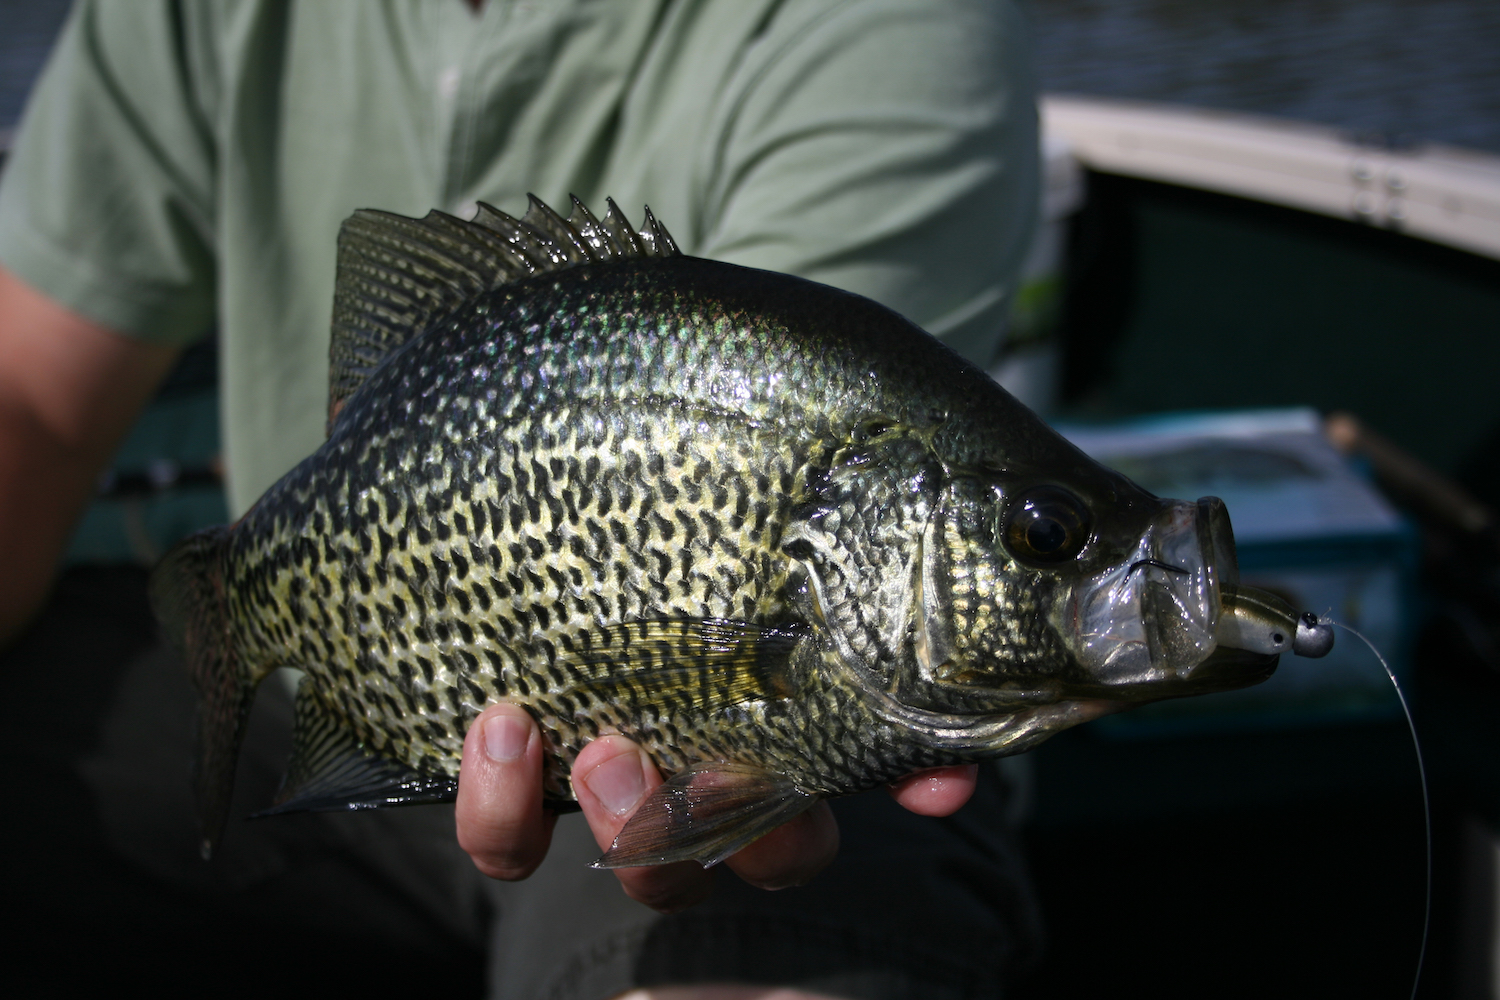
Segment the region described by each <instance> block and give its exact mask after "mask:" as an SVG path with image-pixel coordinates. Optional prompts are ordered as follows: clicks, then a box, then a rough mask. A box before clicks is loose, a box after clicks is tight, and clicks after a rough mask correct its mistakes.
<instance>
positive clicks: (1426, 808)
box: [1322, 617, 1432, 1000]
mask: <svg viewBox="0 0 1500 1000" xmlns="http://www.w3.org/2000/svg"><path fill="white" fill-rule="evenodd" d="M1322 620H1323V621H1325V622H1327V623H1328V624H1330V625H1333V626H1336V627H1338V628H1341V629H1343V630H1344V631H1345V632H1348V633H1349V634H1350V635H1352V636H1354V637H1356V638H1357V639H1359V641H1361V642H1363V643H1364V644H1365V645H1366V646H1369V647H1370V652H1372V653H1374V654H1375V659H1377V660H1379V661H1380V665H1381V666H1382V667H1384V668H1385V675H1386V676H1387V677H1389V678H1390V679H1391V687H1393V688H1395V689H1396V697H1397V698H1398V699H1400V701H1401V711H1403V712H1405V713H1406V725H1407V727H1408V728H1410V729H1411V745H1412V748H1413V749H1414V750H1416V752H1417V774H1418V776H1419V777H1420V778H1421V779H1422V826H1423V829H1424V832H1425V833H1426V835H1427V898H1426V901H1425V902H1424V903H1423V908H1422V947H1421V949H1419V950H1418V952H1417V974H1416V978H1415V979H1413V980H1412V984H1411V996H1412V1000H1416V998H1417V987H1418V985H1419V984H1420V983H1421V982H1422V964H1423V962H1424V961H1425V960H1426V958H1427V931H1428V929H1429V927H1430V926H1431V924H1432V802H1431V800H1430V799H1429V798H1428V795H1427V765H1426V764H1424V763H1423V762H1422V744H1421V743H1420V742H1419V741H1418V740H1417V724H1416V722H1415V721H1413V719H1412V716H1411V706H1410V705H1408V704H1407V703H1406V695H1405V694H1404V693H1403V692H1402V691H1401V685H1400V684H1399V683H1398V682H1397V681H1396V673H1395V671H1393V670H1392V669H1391V665H1390V664H1389V663H1387V662H1385V657H1384V656H1381V655H1380V650H1378V649H1376V648H1375V644H1374V643H1373V642H1371V641H1370V640H1369V639H1367V638H1365V635H1364V633H1363V632H1360V631H1359V630H1358V629H1355V628H1351V627H1349V626H1348V625H1345V624H1343V623H1342V622H1336V621H1334V620H1333V619H1331V618H1328V617H1324V618H1323V619H1322Z"/></svg>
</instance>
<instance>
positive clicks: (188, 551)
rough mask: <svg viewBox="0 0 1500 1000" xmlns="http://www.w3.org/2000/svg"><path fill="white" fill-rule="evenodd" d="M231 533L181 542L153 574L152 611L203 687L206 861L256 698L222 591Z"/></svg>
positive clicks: (214, 531) (199, 770)
mask: <svg viewBox="0 0 1500 1000" xmlns="http://www.w3.org/2000/svg"><path fill="white" fill-rule="evenodd" d="M228 539H229V529H228V528H225V527H218V528H210V529H208V530H207V531H200V532H199V533H198V534H196V535H192V536H190V537H188V538H185V539H183V540H182V541H181V542H179V543H178V544H177V545H175V546H173V547H172V548H171V550H169V551H168V552H167V554H166V555H165V556H163V557H162V560H161V562H160V563H158V564H157V566H156V569H155V570H154V571H152V574H151V607H152V609H153V610H154V611H155V612H156V617H157V620H158V621H160V622H161V625H162V628H163V630H164V631H165V632H166V634H167V636H168V638H170V639H171V641H172V642H173V644H174V645H176V646H177V648H178V649H180V650H181V651H182V653H183V655H184V656H185V657H186V659H187V665H188V673H189V675H190V676H191V678H192V681H193V686H194V687H196V688H197V689H198V759H197V761H196V765H195V767H194V775H193V780H194V785H195V786H196V787H195V788H194V791H195V792H196V793H197V800H198V823H199V827H200V829H201V831H202V836H203V839H202V841H201V843H200V849H201V851H202V853H203V857H204V858H205V859H207V858H208V857H209V856H210V855H211V854H212V853H213V848H214V845H215V844H217V843H218V841H219V839H220V837H221V836H222V835H223V832H224V824H225V822H226V821H227V819H228V818H229V800H230V794H231V792H233V790H234V771H235V763H236V761H237V760H238V758H239V752H240V742H241V740H243V738H244V735H245V721H246V719H247V718H248V717H249V715H250V704H251V702H252V700H253V699H254V697H255V679H254V678H253V676H252V673H251V671H250V670H249V668H248V664H246V663H244V662H242V657H241V656H240V655H239V651H238V650H236V649H235V646H234V642H233V632H232V630H231V629H230V627H229V606H228V601H227V595H226V594H225V591H224V571H223V564H224V553H225V548H226V547H227V542H228Z"/></svg>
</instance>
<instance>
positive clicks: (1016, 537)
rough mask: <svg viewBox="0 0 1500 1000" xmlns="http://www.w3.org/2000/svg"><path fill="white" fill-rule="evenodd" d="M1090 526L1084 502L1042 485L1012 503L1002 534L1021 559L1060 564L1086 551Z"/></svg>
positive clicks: (1062, 490)
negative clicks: (1085, 544)
mask: <svg viewBox="0 0 1500 1000" xmlns="http://www.w3.org/2000/svg"><path fill="white" fill-rule="evenodd" d="M1089 524H1090V519H1089V512H1088V508H1086V507H1085V506H1084V505H1083V501H1081V500H1079V499H1078V498H1077V497H1075V496H1074V495H1073V494H1071V493H1069V492H1068V491H1067V490H1065V489H1062V488H1060V487H1057V486H1040V487H1037V488H1036V489H1031V490H1027V491H1026V492H1025V493H1022V494H1021V495H1020V496H1018V497H1016V499H1015V500H1013V501H1012V502H1011V504H1010V507H1009V508H1008V509H1007V510H1006V512H1005V517H1004V521H1003V525H1002V527H1003V531H1002V533H1003V535H1004V536H1005V546H1006V548H1008V549H1009V550H1010V552H1011V555H1013V556H1015V557H1016V558H1017V559H1021V560H1023V561H1025V562H1033V563H1058V562H1062V561H1063V560H1065V559H1071V558H1073V557H1074V556H1076V555H1077V554H1078V553H1079V552H1080V551H1082V550H1083V546H1084V543H1085V542H1087V541H1088V540H1089Z"/></svg>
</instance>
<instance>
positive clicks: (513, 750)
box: [484, 715, 531, 764]
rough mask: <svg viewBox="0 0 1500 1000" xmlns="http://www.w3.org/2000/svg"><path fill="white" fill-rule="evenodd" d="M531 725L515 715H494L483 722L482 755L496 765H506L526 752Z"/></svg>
mask: <svg viewBox="0 0 1500 1000" xmlns="http://www.w3.org/2000/svg"><path fill="white" fill-rule="evenodd" d="M530 740H531V724H530V723H529V722H527V721H526V720H525V719H522V718H520V717H519V716H515V715H495V716H491V717H490V718H488V719H485V720H484V753H485V756H487V757H489V759H490V760H492V761H494V762H495V763H497V764H507V763H509V762H510V761H513V760H515V759H516V758H517V757H520V756H521V755H522V754H524V753H525V752H526V744H527V743H528V742H529V741H530Z"/></svg>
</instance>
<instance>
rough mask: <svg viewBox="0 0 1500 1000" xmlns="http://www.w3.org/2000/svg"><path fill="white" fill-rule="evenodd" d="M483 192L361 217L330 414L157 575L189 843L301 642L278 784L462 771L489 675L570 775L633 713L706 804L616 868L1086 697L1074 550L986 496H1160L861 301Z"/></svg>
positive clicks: (436, 790)
mask: <svg viewBox="0 0 1500 1000" xmlns="http://www.w3.org/2000/svg"><path fill="white" fill-rule="evenodd" d="M485 213H486V215H485V217H484V218H483V219H481V220H479V221H477V222H476V223H462V222H459V221H458V220H455V219H451V218H449V217H445V216H440V215H439V214H438V213H434V215H433V216H429V218H428V219H427V220H421V221H418V220H407V219H400V218H399V217H396V216H385V215H383V214H381V213H370V212H365V213H360V214H358V215H357V216H356V217H355V219H353V220H351V223H350V226H349V227H346V239H345V242H344V245H343V247H342V251H341V253H342V256H341V259H340V278H339V281H340V296H341V299H340V304H339V306H338V307H337V309H336V319H335V338H334V346H333V352H332V353H333V358H334V370H333V375H332V385H333V392H332V395H333V404H334V405H333V412H334V413H335V416H333V418H332V419H331V421H330V435H329V438H328V440H327V442H326V443H325V444H324V445H323V446H322V447H321V448H319V449H318V450H317V451H316V452H315V453H314V454H313V455H311V456H310V457H308V458H307V459H306V460H305V461H303V462H302V463H301V464H299V465H298V466H297V467H296V468H294V469H292V470H291V471H290V472H289V473H288V474H287V475H286V476H285V477H284V478H283V479H282V480H281V481H280V482H278V483H277V484H276V485H275V486H273V487H272V488H271V489H270V490H268V491H267V492H266V494H265V495H264V496H263V497H262V498H261V499H260V500H259V501H258V502H257V503H256V505H255V506H254V507H253V508H252V509H251V510H250V511H249V512H248V513H247V514H246V515H245V516H244V518H242V519H241V520H240V521H239V522H238V523H237V524H235V525H234V526H232V527H230V528H227V529H216V530H215V531H212V532H209V533H205V534H204V535H201V536H199V537H197V538H194V539H191V540H189V541H188V542H186V543H184V544H183V545H182V546H181V547H180V548H179V549H177V550H175V551H174V552H173V553H172V554H169V556H168V557H167V559H166V560H165V561H164V563H163V566H162V567H161V569H159V570H158V572H157V575H156V580H155V583H154V587H155V600H156V603H157V607H158V609H159V612H160V613H161V615H162V617H163V619H164V621H166V622H167V624H168V626H169V628H170V629H171V630H172V631H173V632H174V634H176V635H177V636H178V638H179V641H180V642H181V643H182V644H183V645H184V646H185V648H186V650H187V654H188V657H189V660H190V663H191V667H192V670H193V673H194V676H195V679H196V681H197V683H198V686H199V689H200V691H201V692H202V697H203V711H204V715H205V719H206V725H205V735H204V738H203V749H202V757H203V759H202V761H200V773H199V796H200V801H201V802H202V803H203V810H204V822H205V830H206V835H207V836H208V838H209V839H210V840H211V839H212V838H213V837H214V836H215V835H216V832H217V830H218V828H219V827H220V826H221V825H222V823H223V820H224V813H225V810H226V809H227V800H228V799H227V796H228V789H227V782H228V775H231V774H232V764H233V758H234V753H235V748H236V746H237V741H238V731H239V729H240V726H241V722H242V720H243V717H244V714H245V712H246V711H247V710H248V705H249V703H250V698H251V697H252V696H253V690H254V687H255V685H256V684H257V683H259V681H260V680H261V679H263V678H264V677H265V676H267V675H268V674H269V673H270V672H271V671H273V670H275V669H276V668H279V667H295V668H297V669H300V670H302V671H305V673H306V678H305V680H304V681H303V683H302V687H301V689H300V691H299V694H298V707H297V714H298V735H297V740H298V747H297V759H294V761H293V765H292V769H291V773H290V774H289V777H288V781H287V787H286V788H284V790H283V793H282V797H281V800H282V801H281V806H280V807H279V808H282V809H289V808H336V807H347V808H355V807H362V806H370V805H385V804H396V803H400V802H407V801H425V800H432V799H441V798H447V797H451V795H452V793H453V789H454V787H455V785H454V780H455V779H456V776H457V773H458V767H459V763H460V758H461V751H462V746H463V741H464V735H465V732H466V731H467V729H468V726H469V724H470V723H471V722H472V720H473V719H474V717H475V716H476V715H477V714H478V713H479V712H480V711H482V710H483V709H484V707H485V706H486V705H489V704H492V703H494V702H496V701H499V700H508V701H512V702H515V703H517V704H520V705H523V706H525V707H526V709H527V710H528V711H529V712H530V713H531V714H532V715H533V716H534V717H535V718H536V719H537V721H538V722H539V723H540V725H541V728H542V730H543V732H544V734H545V738H546V742H547V751H548V752H547V760H548V765H547V794H548V796H549V798H551V799H552V800H553V801H554V802H555V803H559V804H561V803H565V802H567V801H568V800H570V799H571V798H572V791H571V787H570V784H569V767H570V764H571V763H572V761H573V759H574V757H575V756H576V754H577V753H578V751H579V750H580V749H581V748H582V747H583V746H584V744H585V743H587V742H588V741H589V740H590V739H593V738H594V737H596V736H598V735H600V734H601V733H607V732H618V733H624V734H627V735H629V736H630V737H632V738H633V739H635V740H636V741H638V742H639V743H640V744H641V745H642V746H643V747H645V748H646V750H647V751H648V752H649V754H650V755H651V757H652V758H653V759H654V760H655V761H656V763H657V764H658V766H659V767H660V768H661V769H662V770H663V772H664V773H666V774H668V775H673V776H675V777H674V778H673V781H671V782H669V785H668V786H664V788H665V789H666V790H665V791H663V792H662V793H661V794H660V795H658V797H657V798H658V799H661V798H662V796H670V795H677V796H679V801H677V802H676V803H675V808H676V809H677V811H678V812H680V813H684V814H685V813H686V812H687V810H684V809H683V808H682V807H683V806H684V804H688V805H693V806H694V807H695V808H697V809H698V810H699V812H700V814H701V815H700V818H699V820H698V821H696V823H697V829H696V831H687V830H684V829H679V828H673V829H668V828H667V827H669V826H671V823H669V822H668V820H669V819H670V816H671V814H672V808H668V807H672V806H674V804H673V803H671V802H666V804H665V805H662V803H658V805H659V806H661V807H660V808H657V809H656V811H655V813H654V814H653V815H654V818H649V817H648V818H645V819H642V820H641V822H640V823H639V824H636V826H637V830H636V832H635V841H633V842H632V844H633V846H632V844H625V845H624V846H623V847H622V846H621V845H617V849H616V851H615V852H613V855H614V856H613V858H612V859H606V860H612V861H613V862H614V863H626V862H630V863H641V862H642V861H643V860H669V859H672V858H676V857H697V858H699V859H700V860H703V861H705V862H712V861H716V860H718V859H719V858H721V857H723V856H724V855H725V854H727V853H728V852H729V851H730V850H732V849H735V848H737V847H738V846H742V845H743V843H745V842H748V840H749V839H753V837H754V836H758V835H759V834H760V833H763V832H765V830H766V829H769V828H770V827H771V826H774V825H775V824H776V823H778V822H782V821H784V820H785V819H786V818H789V817H790V816H791V815H794V814H795V813H796V812H797V811H800V810H801V809H802V808H805V807H806V806H807V805H808V804H810V803H811V802H813V801H816V799H817V798H818V797H821V796H826V795H834V794H843V793H848V792H853V791H857V790H860V789H865V788H869V787H872V786H874V785H877V784H880V783H883V782H887V781H890V780H892V779H894V778H897V777H899V776H901V775H903V774H906V773H909V772H910V771H912V770H914V769H917V768H921V767H927V766H934V765H939V764H946V763H954V762H960V761H968V760H975V759H980V758H983V757H987V756H994V755H996V754H999V753H1004V752H1014V751H1015V750H1018V749H1022V748H1024V747H1026V746H1029V745H1031V744H1033V743H1034V742H1036V741H1037V740H1038V739H1040V738H1042V737H1044V736H1045V735H1047V734H1049V733H1050V732H1053V731H1055V730H1057V729H1059V728H1062V727H1064V726H1066V725H1071V724H1073V723H1075V722H1077V721H1081V720H1082V719H1084V718H1087V717H1090V715H1091V714H1097V712H1091V710H1090V709H1089V708H1088V707H1087V706H1086V704H1085V703H1084V702H1081V701H1080V700H1078V698H1077V697H1073V696H1069V694H1068V691H1069V685H1070V684H1071V685H1075V686H1076V685H1084V686H1085V687H1086V686H1087V683H1088V678H1087V676H1086V671H1084V670H1083V668H1081V667H1080V666H1079V664H1078V663H1077V662H1076V660H1075V658H1074V657H1073V656H1072V655H1071V654H1070V652H1069V646H1068V642H1067V640H1066V635H1065V632H1066V628H1065V626H1064V625H1063V624H1062V623H1061V621H1060V619H1059V616H1058V614H1057V613H1056V612H1055V609H1053V608H1052V607H1051V605H1050V604H1049V595H1051V594H1052V593H1053V592H1054V590H1056V588H1057V579H1058V574H1059V572H1062V573H1069V572H1073V573H1076V572H1079V570H1078V568H1077V567H1076V566H1073V565H1071V564H1068V565H1064V566H1062V567H1049V566H1047V565H1037V564H1036V563H1035V561H1032V562H1031V563H1028V562H1027V561H1026V560H1025V559H1018V558H1016V557H1015V554H1014V553H1011V552H1008V551H1007V545H1006V544H1005V543H1004V540H1003V538H1002V535H1003V532H1004V531H1005V530H1006V529H1005V527H1004V523H1003V519H1004V517H1005V516H1006V515H1005V514H1004V511H1005V510H1006V509H1007V507H1006V497H1007V496H1008V495H1012V494H1016V493H1018V492H1023V491H1024V490H1025V489H1027V488H1030V487H1031V486H1033V485H1035V484H1049V483H1053V482H1057V481H1067V482H1070V483H1071V484H1072V485H1071V487H1070V488H1071V489H1072V490H1073V494H1070V495H1077V496H1079V497H1084V498H1085V499H1086V500H1089V501H1093V500H1094V499H1095V498H1096V497H1103V498H1104V499H1102V500H1100V501H1099V504H1108V503H1109V502H1110V501H1109V498H1113V502H1114V506H1115V508H1116V509H1118V511H1120V512H1121V514H1120V521H1119V524H1118V525H1117V526H1116V530H1115V533H1116V534H1118V535H1119V536H1120V538H1121V541H1120V545H1119V546H1114V547H1113V548H1112V543H1110V542H1109V541H1108V538H1106V537H1105V533H1103V532H1100V531H1097V530H1096V531H1094V532H1093V534H1091V535H1090V545H1091V546H1092V548H1091V549H1090V552H1092V553H1093V558H1095V559H1096V561H1101V560H1102V561H1108V560H1109V559H1116V560H1118V559H1120V558H1124V556H1123V555H1121V553H1124V552H1126V551H1127V550H1128V548H1129V546H1131V545H1133V544H1135V541H1134V539H1135V537H1136V536H1137V535H1139V534H1140V532H1141V530H1142V526H1143V525H1144V523H1145V520H1144V519H1145V518H1147V517H1148V516H1149V514H1150V512H1152V511H1154V510H1155V509H1156V508H1155V507H1153V506H1152V502H1153V501H1154V498H1149V497H1147V496H1146V495H1144V494H1139V491H1137V493H1136V494H1133V495H1132V496H1130V497H1125V496H1123V494H1124V493H1125V492H1126V491H1128V490H1130V489H1133V487H1130V486H1129V484H1128V483H1126V482H1125V481H1124V480H1121V479H1119V477H1116V476H1113V474H1111V473H1108V472H1107V471H1106V470H1102V469H1099V467H1097V466H1094V465H1093V464H1092V463H1091V462H1089V461H1088V460H1087V459H1085V458H1084V457H1083V456H1082V455H1081V454H1079V453H1078V452H1077V451H1076V450H1074V449H1072V448H1071V447H1070V446H1068V445H1066V443H1064V442H1062V441H1061V439H1060V438H1058V437H1057V436H1056V435H1055V434H1053V433H1052V432H1051V431H1050V430H1049V429H1047V428H1046V427H1045V426H1044V425H1043V424H1041V422H1040V421H1038V420H1037V419H1036V418H1035V417H1034V416H1033V415H1032V414H1031V413H1030V412H1029V411H1027V410H1026V409H1025V408H1024V407H1021V406H1020V405H1019V404H1018V403H1016V402H1015V401H1014V400H1013V399H1012V398H1011V397H1009V396H1008V395H1007V394H1006V393H1004V391H1003V390H1001V389H1000V388H999V387H998V386H996V385H995V384H994V383H993V382H992V381H991V380H990V379H988V378H987V377H986V376H985V375H984V374H983V373H981V372H980V371H978V370H977V369H975V368H974V367H972V366H970V365H969V364H967V363H965V362H964V361H963V360H961V359H960V358H959V357H957V356H956V355H954V354H953V353H952V352H950V351H948V350H947V349H946V348H944V347H943V346H941V345H940V344H939V343H938V342H937V341H935V340H934V339H932V338H931V337H930V336H928V335H927V334H925V333H924V332H922V331H921V330H919V329H917V328H916V327H915V326H913V325H912V324H910V323H909V322H907V321H906V320H904V319H902V318H901V317H899V316H897V315H896V314H894V313H892V312H890V311H889V310H887V309H885V308H883V307H881V306H879V305H877V304H875V303H873V302H870V301H868V300H866V299H863V298H860V297H858V296H854V295H850V294H847V293H843V292H840V291H837V290H834V289H831V288H828V287H825V286H821V285H817V284H813V283H811V282H806V281H802V280H800V279H796V278H792V277H788V276H785V275H780V274H773V273H770V272H764V271H756V270H751V269H747V268H741V267H735V266H732V265H728V264H722V263H717V262H712V261H707V260H699V259H694V258H690V257H685V256H682V255H680V254H678V253H677V252H676V250H675V246H673V245H672V244H671V240H670V236H668V235H667V234H666V232H665V230H664V229H662V228H661V227H660V226H659V224H657V223H656V222H655V221H654V220H648V225H647V227H646V228H645V229H643V230H642V231H641V232H639V233H633V232H632V231H630V230H629V229H628V227H626V226H624V225H623V220H622V218H621V217H620V216H619V215H618V210H617V209H614V208H613V206H611V213H610V215H609V216H607V217H606V219H605V221H604V222H603V223H600V222H597V221H595V220H594V218H593V217H592V216H591V215H589V214H588V213H587V210H586V209H583V208H582V206H577V209H576V210H575V213H574V216H573V218H571V219H570V220H568V221H566V222H564V221H563V220H561V219H559V218H558V217H557V216H556V215H554V214H553V213H551V212H550V210H547V209H545V206H537V205H534V206H533V211H532V213H530V214H528V216H526V218H525V219H523V220H516V219H511V218H510V217H509V216H503V214H502V213H495V212H493V211H492V210H489V209H486V210H485ZM486 220H487V221H486ZM424 226H425V227H426V228H423V227H424ZM476 234H477V235H476ZM372 241H373V242H372ZM507 255H509V256H507ZM486 268H488V270H486ZM455 275H456V277H455ZM1094 506H1097V504H1096V505H1094ZM1143 511H1144V512H1145V513H1142V512H1143ZM1047 530H1052V529H1051V528H1050V527H1049V526H1048V525H1047V524H1044V525H1043V533H1042V534H1038V535H1035V537H1036V538H1039V539H1041V542H1040V543H1039V544H1042V545H1043V546H1044V547H1045V546H1046V545H1048V544H1051V542H1050V541H1049V540H1048V539H1049V537H1050V536H1047V535H1046V534H1045V532H1046V531H1047ZM1017 537H1020V536H1017ZM1059 537H1061V536H1059ZM1022 541H1023V543H1024V542H1025V539H1024V538H1023V539H1022ZM1069 544H1072V543H1071V542H1070V543H1069ZM1115 548H1118V549H1119V552H1115V551H1114V549H1115ZM664 801H665V800H664ZM663 810H665V811H663ZM645 812H646V813H651V810H649V809H648V810H645ZM652 824H655V827H652V826H651V825H652ZM663 824H665V825H663ZM678 826H679V827H680V826H681V823H680V822H679V823H678Z"/></svg>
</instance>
